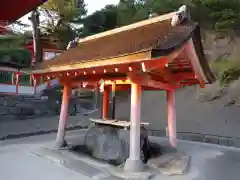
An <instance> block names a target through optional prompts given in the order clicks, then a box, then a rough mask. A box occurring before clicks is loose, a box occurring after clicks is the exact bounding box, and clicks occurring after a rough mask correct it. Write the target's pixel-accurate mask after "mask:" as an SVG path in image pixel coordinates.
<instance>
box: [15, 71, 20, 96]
mask: <svg viewBox="0 0 240 180" xmlns="http://www.w3.org/2000/svg"><path fill="white" fill-rule="evenodd" d="M19 76H20V73H19V72H16V94H18V91H19V78H20V77H19Z"/></svg>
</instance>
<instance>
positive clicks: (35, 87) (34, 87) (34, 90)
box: [31, 75, 37, 94]
mask: <svg viewBox="0 0 240 180" xmlns="http://www.w3.org/2000/svg"><path fill="white" fill-rule="evenodd" d="M31 77H32V79H33V93H34V94H36V93H37V77H36V76H34V75H32V76H31Z"/></svg>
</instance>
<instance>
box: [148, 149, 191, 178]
mask: <svg viewBox="0 0 240 180" xmlns="http://www.w3.org/2000/svg"><path fill="white" fill-rule="evenodd" d="M189 160H190V157H189V156H187V155H185V154H184V153H178V152H176V153H166V154H163V155H161V156H160V157H157V158H153V159H150V160H149V161H148V165H149V166H150V167H152V168H154V169H157V171H159V172H160V173H161V174H164V175H168V176H172V175H183V174H186V173H187V171H188V168H189Z"/></svg>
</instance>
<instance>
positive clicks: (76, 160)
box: [0, 131, 240, 180]
mask: <svg viewBox="0 0 240 180" xmlns="http://www.w3.org/2000/svg"><path fill="white" fill-rule="evenodd" d="M85 132H86V131H71V132H68V134H67V135H68V136H67V140H68V142H69V143H74V144H75V143H81V142H82V137H83V135H84V133H85ZM54 139H55V134H50V135H42V136H35V137H28V138H20V139H14V140H6V141H0V159H1V161H0V179H1V180H19V179H24V180H32V179H34V180H38V179H39V180H42V179H44V180H53V179H58V180H75V179H76V180H77V179H78V180H79V179H81V180H88V179H102V180H107V179H111V180H116V179H117V178H114V177H111V176H109V175H108V174H107V171H104V170H106V169H108V168H109V166H108V165H107V164H105V163H101V162H96V161H92V160H87V159H86V158H85V157H76V156H75V155H74V156H72V155H71V154H69V153H59V152H55V151H52V152H51V153H45V154H44V152H43V153H42V154H43V155H44V156H41V155H37V153H36V152H39V149H41V148H42V147H51V145H52V144H53V141H54ZM150 139H151V141H153V142H157V143H161V144H162V145H164V144H166V143H167V142H166V139H162V138H159V137H151V138H150ZM178 151H179V152H185V153H186V154H188V155H189V156H190V157H191V159H190V168H189V171H188V173H187V174H185V175H178V176H166V175H161V174H157V175H156V176H155V177H153V180H162V179H164V180H227V179H231V180H239V169H240V150H239V149H237V148H230V147H223V146H218V145H211V144H202V143H197V142H188V141H179V146H178ZM34 152H35V153H34ZM46 157H48V158H46ZM80 166H81V167H82V168H80Z"/></svg>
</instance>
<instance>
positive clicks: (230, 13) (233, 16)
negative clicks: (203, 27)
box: [193, 0, 240, 34]
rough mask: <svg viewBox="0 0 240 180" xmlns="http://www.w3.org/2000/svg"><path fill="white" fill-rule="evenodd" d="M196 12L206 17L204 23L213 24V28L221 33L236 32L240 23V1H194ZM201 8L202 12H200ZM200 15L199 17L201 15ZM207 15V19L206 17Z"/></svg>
mask: <svg viewBox="0 0 240 180" xmlns="http://www.w3.org/2000/svg"><path fill="white" fill-rule="evenodd" d="M193 3H194V4H195V7H197V8H196V9H195V12H199V13H200V12H203V11H202V10H204V12H205V13H201V14H204V15H205V19H202V21H205V22H208V23H210V24H211V26H212V28H213V29H214V30H216V31H217V32H220V33H225V34H226V33H229V32H230V31H233V30H236V29H237V28H238V25H239V22H240V1H239V0H193ZM200 8H201V11H199V10H200ZM201 14H199V16H200V15H201ZM206 15H207V17H206Z"/></svg>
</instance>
